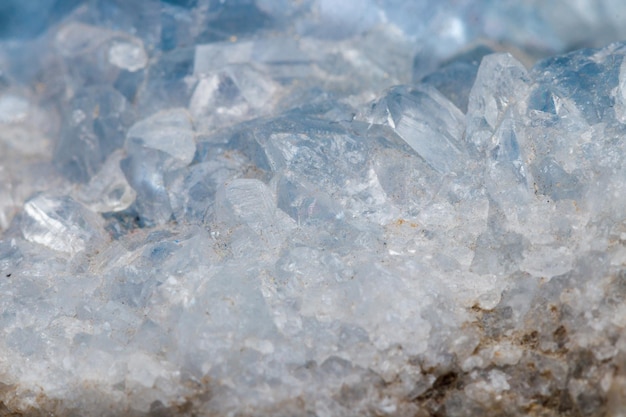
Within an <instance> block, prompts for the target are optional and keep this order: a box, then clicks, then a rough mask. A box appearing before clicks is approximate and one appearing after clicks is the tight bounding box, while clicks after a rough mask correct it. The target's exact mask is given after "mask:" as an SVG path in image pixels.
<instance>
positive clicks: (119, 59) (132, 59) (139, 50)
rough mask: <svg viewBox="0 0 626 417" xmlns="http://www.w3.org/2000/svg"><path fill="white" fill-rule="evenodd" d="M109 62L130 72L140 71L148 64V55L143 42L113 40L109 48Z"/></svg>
mask: <svg viewBox="0 0 626 417" xmlns="http://www.w3.org/2000/svg"><path fill="white" fill-rule="evenodd" d="M109 62H111V64H113V65H115V66H117V67H119V68H122V69H125V70H127V71H130V72H135V71H139V70H140V69H142V68H145V66H146V65H147V64H148V56H147V55H146V51H145V50H144V49H143V45H141V44H133V43H130V42H113V44H112V45H111V47H110V48H109Z"/></svg>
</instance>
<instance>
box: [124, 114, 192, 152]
mask: <svg viewBox="0 0 626 417" xmlns="http://www.w3.org/2000/svg"><path fill="white" fill-rule="evenodd" d="M134 140H138V141H139V143H141V144H142V145H143V146H145V147H147V148H151V149H156V150H160V151H163V152H165V153H167V154H169V155H171V156H173V157H174V158H176V159H178V160H180V161H182V162H183V163H184V164H189V163H190V162H191V161H192V160H193V156H194V154H195V152H196V142H195V133H194V128H193V124H192V122H191V116H190V115H189V113H188V112H187V110H185V109H171V110H167V111H162V112H159V113H157V114H154V115H152V116H150V117H148V118H146V119H143V120H141V121H139V122H137V123H135V124H134V125H133V126H132V127H131V128H130V129H129V130H128V134H127V142H130V141H134Z"/></svg>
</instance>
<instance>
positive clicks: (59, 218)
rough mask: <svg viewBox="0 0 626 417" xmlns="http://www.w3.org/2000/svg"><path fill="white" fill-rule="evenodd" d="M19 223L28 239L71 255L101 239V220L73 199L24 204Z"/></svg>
mask: <svg viewBox="0 0 626 417" xmlns="http://www.w3.org/2000/svg"><path fill="white" fill-rule="evenodd" d="M20 223H21V226H20V228H21V231H22V233H23V235H24V238H25V239H27V240H29V241H31V242H36V243H39V244H41V245H44V246H47V247H49V248H51V249H54V250H57V251H61V252H68V253H69V254H75V253H77V252H80V251H82V250H84V249H86V247H87V244H88V243H92V242H93V241H95V240H99V239H102V231H101V227H102V225H101V221H100V220H99V219H98V217H97V216H95V215H94V214H93V213H91V212H89V211H88V210H86V209H85V208H84V207H83V206H81V205H80V204H78V203H76V202H75V201H73V200H71V199H70V198H53V197H47V196H45V195H43V194H40V195H38V196H35V197H34V198H32V199H30V200H29V201H27V202H26V203H25V205H24V215H23V218H22V219H21V221H20Z"/></svg>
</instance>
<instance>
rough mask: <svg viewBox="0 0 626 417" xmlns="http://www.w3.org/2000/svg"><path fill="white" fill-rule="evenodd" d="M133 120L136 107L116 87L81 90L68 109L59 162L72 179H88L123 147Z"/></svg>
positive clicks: (57, 150)
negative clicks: (133, 108) (133, 110)
mask: <svg viewBox="0 0 626 417" xmlns="http://www.w3.org/2000/svg"><path fill="white" fill-rule="evenodd" d="M131 120H132V109H131V108H129V105H128V102H127V101H126V99H125V98H124V96H122V95H121V94H120V93H119V92H117V91H116V90H114V89H113V88H111V87H105V86H102V87H90V88H86V89H84V90H82V91H80V93H79V94H77V95H76V96H75V97H74V99H73V100H72V102H71V104H70V105H69V106H68V108H67V109H66V111H65V115H64V118H63V127H62V137H61V140H60V142H59V144H58V146H57V148H56V150H55V157H54V162H55V165H56V166H57V167H58V168H59V170H60V171H61V172H62V173H63V174H64V175H65V176H66V177H68V178H69V179H70V180H72V181H76V182H87V181H88V180H89V179H90V178H91V177H92V176H93V175H94V174H95V173H96V172H98V171H99V170H100V168H101V167H102V164H103V163H104V160H105V159H106V158H107V156H108V155H110V154H111V153H112V152H113V151H114V150H116V149H118V148H120V147H122V145H123V144H124V135H125V133H126V129H127V128H128V126H129V124H130V121H131Z"/></svg>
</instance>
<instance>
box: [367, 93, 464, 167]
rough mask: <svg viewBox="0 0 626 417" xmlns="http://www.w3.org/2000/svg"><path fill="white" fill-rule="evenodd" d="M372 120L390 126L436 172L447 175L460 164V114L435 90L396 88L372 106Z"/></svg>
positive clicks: (461, 153)
mask: <svg viewBox="0 0 626 417" xmlns="http://www.w3.org/2000/svg"><path fill="white" fill-rule="evenodd" d="M373 111H374V114H373V116H374V119H372V121H374V122H375V123H383V124H386V125H388V126H389V127H391V128H392V129H393V130H394V131H395V132H396V133H397V134H398V136H400V137H401V138H402V139H403V140H404V141H405V142H406V143H407V144H409V146H411V148H413V149H414V150H415V151H416V152H417V154H418V155H419V156H420V157H421V158H423V159H424V160H425V161H426V163H428V164H429V165H430V166H431V167H432V168H434V169H435V170H437V171H439V172H442V173H446V172H449V171H451V170H454V169H458V168H459V167H460V165H461V164H462V161H463V152H464V151H463V145H462V143H461V136H462V134H463V115H462V113H461V112H460V111H459V109H458V108H456V107H455V106H454V105H453V104H452V103H450V102H449V101H448V100H447V99H446V98H445V97H443V96H442V95H441V94H440V93H439V92H438V91H436V90H434V89H429V88H414V89H407V88H396V89H393V90H391V91H390V92H389V93H388V94H387V95H386V97H385V98H384V100H383V101H381V102H378V103H376V104H374V110H373Z"/></svg>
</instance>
